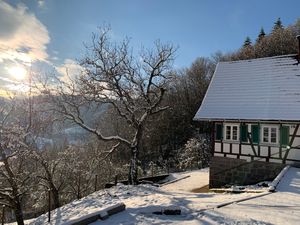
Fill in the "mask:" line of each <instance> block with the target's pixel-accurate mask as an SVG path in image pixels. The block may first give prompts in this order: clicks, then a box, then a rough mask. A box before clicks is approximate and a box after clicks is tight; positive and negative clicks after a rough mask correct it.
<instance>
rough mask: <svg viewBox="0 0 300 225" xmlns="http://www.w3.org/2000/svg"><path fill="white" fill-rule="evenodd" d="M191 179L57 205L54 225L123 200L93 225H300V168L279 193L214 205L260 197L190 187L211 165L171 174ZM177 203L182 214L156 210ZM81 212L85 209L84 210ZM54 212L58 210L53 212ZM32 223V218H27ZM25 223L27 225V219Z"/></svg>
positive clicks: (292, 170)
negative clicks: (115, 210)
mask: <svg viewBox="0 0 300 225" xmlns="http://www.w3.org/2000/svg"><path fill="white" fill-rule="evenodd" d="M187 175H190V177H189V178H186V179H183V180H180V181H178V182H175V183H172V184H169V185H166V186H163V187H161V188H157V187H153V186H150V185H139V186H125V185H118V186H117V187H113V188H111V189H107V190H105V191H104V190H103V191H99V192H96V193H94V194H92V195H90V196H87V197H86V198H84V199H83V200H82V201H83V202H82V204H80V201H75V202H73V203H70V204H68V205H66V206H64V207H62V208H60V209H59V210H57V214H56V216H57V215H58V214H60V218H59V217H58V218H57V220H56V221H55V220H54V221H53V222H52V224H60V225H61V224H62V222H64V221H67V220H68V218H71V217H73V218H74V217H76V216H78V215H80V214H82V213H90V212H92V211H93V210H95V209H96V208H97V209H99V208H101V206H103V205H108V204H111V203H114V202H124V203H125V204H126V211H124V212H121V213H118V214H116V215H114V216H112V217H110V218H108V219H107V220H105V221H97V222H95V223H93V225H104V224H109V225H114V224H123V225H131V224H178V225H179V224H180V225H182V224H187V225H199V224H203V225H204V224H205V225H208V224H209V225H210V224H215V225H217V224H259V225H262V224H268V225H270V224H299V221H300V192H299V189H300V169H296V168H290V169H289V170H288V172H287V174H286V175H285V176H284V177H283V179H282V180H281V182H280V183H279V185H278V189H277V192H275V193H272V194H270V195H267V196H263V197H260V198H256V199H251V200H248V201H244V202H240V203H234V204H231V205H228V206H225V207H223V208H218V209H217V208H216V206H217V205H220V204H221V203H225V202H230V201H237V200H239V199H242V198H246V197H252V196H257V194H254V193H242V194H229V193H227V194H226V193H220V194H217V193H191V192H189V191H190V190H192V189H195V188H199V187H200V186H202V185H206V184H207V182H208V170H207V169H205V170H199V171H190V172H185V173H179V174H173V177H174V178H180V177H184V176H187ZM171 206H173V207H174V206H177V207H180V208H181V210H182V214H181V215H177V216H167V215H154V214H153V213H152V212H153V211H158V210H160V209H161V208H164V207H171ZM80 212H81V213H80ZM54 215H55V214H54ZM28 222H29V221H28ZM28 222H27V224H28ZM30 222H31V223H30V224H35V225H37V224H47V221H46V215H43V216H41V217H39V218H37V219H34V220H31V221H30Z"/></svg>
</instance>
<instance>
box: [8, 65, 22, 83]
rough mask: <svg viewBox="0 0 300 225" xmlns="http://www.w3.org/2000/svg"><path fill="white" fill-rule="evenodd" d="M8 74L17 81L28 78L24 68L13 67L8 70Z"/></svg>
mask: <svg viewBox="0 0 300 225" xmlns="http://www.w3.org/2000/svg"><path fill="white" fill-rule="evenodd" d="M8 72H9V73H10V74H11V75H12V76H13V77H14V78H15V79H17V80H24V79H25V78H26V70H25V69H24V68H23V67H20V66H14V67H11V68H9V69H8Z"/></svg>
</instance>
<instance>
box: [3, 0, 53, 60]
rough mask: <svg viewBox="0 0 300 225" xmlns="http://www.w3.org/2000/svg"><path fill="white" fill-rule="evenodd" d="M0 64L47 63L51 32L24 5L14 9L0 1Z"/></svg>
mask: <svg viewBox="0 0 300 225" xmlns="http://www.w3.org/2000/svg"><path fill="white" fill-rule="evenodd" d="M0 27H1V29H0V62H3V60H11V61H17V62H21V63H30V62H32V61H36V60H41V61H46V60H47V58H48V54H47V44H48V43H49V41H50V37H49V32H48V30H47V28H46V27H45V25H43V24H42V23H41V22H40V21H39V20H38V19H37V18H36V16H35V15H34V14H32V13H30V12H28V9H27V7H26V6H24V5H21V4H20V5H18V6H16V7H13V6H11V5H9V4H8V3H6V2H4V1H1V0H0Z"/></svg>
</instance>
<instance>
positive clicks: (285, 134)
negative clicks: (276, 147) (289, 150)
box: [280, 126, 290, 146]
mask: <svg viewBox="0 0 300 225" xmlns="http://www.w3.org/2000/svg"><path fill="white" fill-rule="evenodd" d="M289 135H290V129H289V127H288V126H282V127H281V129H280V143H281V145H282V146H287V145H288V144H289Z"/></svg>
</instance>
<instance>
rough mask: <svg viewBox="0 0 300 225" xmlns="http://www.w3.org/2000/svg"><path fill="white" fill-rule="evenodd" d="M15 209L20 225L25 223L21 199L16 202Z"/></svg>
mask: <svg viewBox="0 0 300 225" xmlns="http://www.w3.org/2000/svg"><path fill="white" fill-rule="evenodd" d="M14 211H15V216H16V221H17V223H18V225H24V218H23V212H22V208H21V203H20V202H19V201H17V202H16V207H15V209H14Z"/></svg>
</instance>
